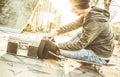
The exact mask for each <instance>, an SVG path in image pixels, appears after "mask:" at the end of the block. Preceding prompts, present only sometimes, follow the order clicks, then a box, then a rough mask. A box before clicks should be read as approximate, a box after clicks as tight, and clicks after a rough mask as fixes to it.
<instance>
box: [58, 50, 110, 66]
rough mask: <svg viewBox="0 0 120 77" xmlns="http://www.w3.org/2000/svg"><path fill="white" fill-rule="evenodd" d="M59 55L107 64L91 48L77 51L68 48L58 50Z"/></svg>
mask: <svg viewBox="0 0 120 77" xmlns="http://www.w3.org/2000/svg"><path fill="white" fill-rule="evenodd" d="M60 53H61V55H63V56H65V57H68V58H74V59H81V60H84V61H89V62H94V63H99V64H107V63H108V62H107V60H106V59H102V58H100V57H98V56H97V55H96V54H95V53H94V52H93V51H92V50H87V49H82V50H78V51H68V50H62V49H61V50H60Z"/></svg>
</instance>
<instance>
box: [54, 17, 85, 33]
mask: <svg viewBox="0 0 120 77" xmlns="http://www.w3.org/2000/svg"><path fill="white" fill-rule="evenodd" d="M83 20H84V17H83V16H81V17H80V18H78V19H77V20H76V21H74V22H71V23H69V24H66V25H64V26H62V27H60V28H59V29H58V30H56V31H57V35H59V34H63V33H66V32H70V31H72V30H75V29H78V28H80V27H81V26H82V24H83Z"/></svg>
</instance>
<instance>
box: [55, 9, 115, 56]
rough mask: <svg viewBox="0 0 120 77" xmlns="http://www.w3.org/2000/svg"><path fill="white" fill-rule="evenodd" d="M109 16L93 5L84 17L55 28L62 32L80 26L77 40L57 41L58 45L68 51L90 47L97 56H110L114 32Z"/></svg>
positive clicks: (106, 12)
mask: <svg viewBox="0 0 120 77" xmlns="http://www.w3.org/2000/svg"><path fill="white" fill-rule="evenodd" d="M109 18H110V13H109V12H108V11H106V10H104V9H101V8H97V7H93V8H92V9H91V10H90V11H89V13H88V15H87V16H86V17H85V18H84V17H83V16H82V17H80V18H79V19H78V20H76V21H75V22H72V23H70V24H67V25H65V26H63V27H61V28H60V29H58V30H57V32H58V34H63V33H66V32H69V31H72V30H75V29H78V28H80V27H82V33H81V34H80V35H79V36H78V38H76V39H77V40H75V41H71V42H70V41H69V42H64V43H59V44H58V47H59V48H60V49H64V50H70V51H75V50H81V49H91V50H93V51H94V53H95V54H96V55H98V56H99V57H103V58H108V57H110V56H111V55H112V53H113V49H114V34H113V32H112V29H111V26H110V25H109Z"/></svg>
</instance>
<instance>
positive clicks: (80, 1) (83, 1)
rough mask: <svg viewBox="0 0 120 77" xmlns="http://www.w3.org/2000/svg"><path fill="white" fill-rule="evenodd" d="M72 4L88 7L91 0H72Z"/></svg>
mask: <svg viewBox="0 0 120 77" xmlns="http://www.w3.org/2000/svg"><path fill="white" fill-rule="evenodd" d="M70 2H71V4H72V6H75V7H77V8H79V9H87V8H89V2H90V0H70Z"/></svg>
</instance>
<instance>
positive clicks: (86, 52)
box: [60, 31, 109, 64]
mask: <svg viewBox="0 0 120 77" xmlns="http://www.w3.org/2000/svg"><path fill="white" fill-rule="evenodd" d="M80 34H81V31H79V32H78V33H77V35H75V36H73V37H72V38H71V39H70V41H76V40H78V39H79V37H80ZM68 42H69V41H68ZM60 53H61V55H63V56H65V57H68V58H74V59H81V60H84V61H89V62H94V63H99V64H107V63H108V61H109V59H103V58H100V57H99V56H97V55H96V54H95V53H94V52H93V51H92V50H90V49H81V50H77V51H69V50H62V49H61V50H60Z"/></svg>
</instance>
